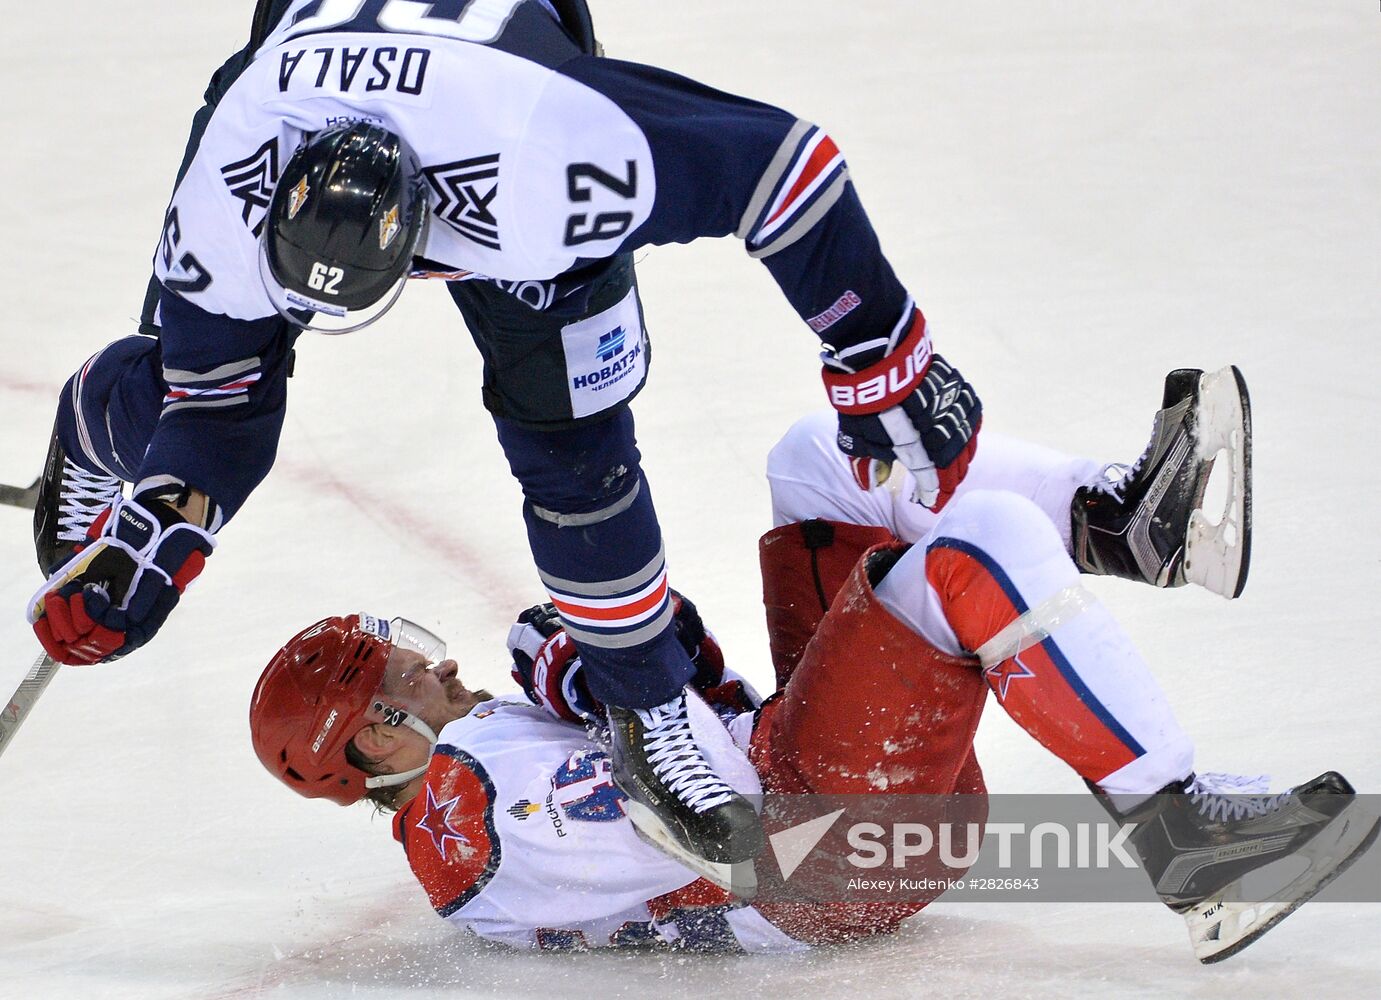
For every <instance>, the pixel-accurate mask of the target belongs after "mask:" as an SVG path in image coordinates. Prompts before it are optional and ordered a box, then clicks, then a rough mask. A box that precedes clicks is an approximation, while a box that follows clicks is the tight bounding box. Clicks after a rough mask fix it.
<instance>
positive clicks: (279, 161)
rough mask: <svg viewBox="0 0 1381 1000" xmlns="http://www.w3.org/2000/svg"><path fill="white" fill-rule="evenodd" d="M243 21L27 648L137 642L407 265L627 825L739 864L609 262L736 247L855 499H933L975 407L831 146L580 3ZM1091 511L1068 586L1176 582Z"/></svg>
mask: <svg viewBox="0 0 1381 1000" xmlns="http://www.w3.org/2000/svg"><path fill="white" fill-rule="evenodd" d="M261 7H262V9H263V11H264V12H265V18H264V23H265V25H266V27H267V28H268V31H267V34H266V37H264V38H263V39H261V40H256V42H255V43H254V44H252V45H251V46H250V47H249V48H248V49H247V50H245V51H244V52H242V53H240V54H239V55H238V56H237V57H235V58H234V59H232V60H231V61H230V62H229V63H227V64H226V66H225V67H223V68H222V70H221V72H220V74H218V76H217V77H216V79H215V80H213V85H212V88H211V90H210V91H209V92H208V101H209V103H208V107H207V108H206V109H204V110H203V112H202V114H201V115H199V116H198V119H197V122H196V125H195V128H194V133H193V141H192V143H191V145H190V147H189V150H188V156H187V159H186V161H185V162H184V164H183V171H182V174H181V176H180V180H179V183H178V185H177V187H176V190H175V191H174V193H173V196H172V199H171V202H170V203H169V205H168V207H167V210H166V213H165V215H164V219H163V225H162V233H161V239H160V241H159V245H158V248H157V251H156V254H155V271H156V279H157V281H156V289H155V295H154V300H153V303H152V307H151V310H150V312H149V313H148V314H147V315H146V326H147V328H148V329H149V330H156V331H157V334H158V340H157V341H156V342H155V343H152V344H151V343H150V342H149V340H148V339H147V338H142V337H132V338H126V339H124V340H121V341H117V342H115V343H114V344H112V345H110V346H109V347H108V348H106V349H105V350H104V351H102V352H101V353H100V354H98V355H97V356H96V357H95V358H93V359H92V360H91V361H90V362H88V364H87V365H86V366H84V367H83V368H82V370H81V371H80V372H78V373H77V374H76V375H75V376H74V377H73V379H72V380H71V381H70V382H69V384H68V387H67V389H66V391H65V392H64V395H63V400H62V403H61V404H60V408H59V412H58V417H57V427H56V430H55V434H54V439H53V445H52V448H51V450H50V456H49V462H48V467H47V473H46V485H45V490H44V496H43V502H42V503H41V505H40V509H39V511H38V513H37V515H36V538H37V540H38V544H39V552H40V563H41V564H42V568H43V570H44V572H45V573H47V574H49V575H50V576H49V580H48V582H47V583H46V584H45V585H44V586H43V588H42V589H41V590H40V592H39V593H38V594H37V595H36V596H35V598H34V600H33V601H32V602H31V604H30V609H29V615H30V620H31V621H32V622H33V624H34V628H35V631H36V633H37V635H38V637H39V639H40V640H41V641H42V642H43V644H44V647H45V648H46V649H47V650H48V652H49V653H50V654H51V655H52V656H53V657H54V658H55V659H57V660H60V661H63V662H68V663H93V662H98V661H102V660H107V659H112V658H115V657H119V656H122V655H125V654H127V653H129V652H130V651H131V650H133V649H136V648H138V647H139V646H141V645H142V644H144V643H146V642H148V641H149V640H151V639H152V638H153V636H154V635H155V633H156V632H157V631H158V629H159V628H160V626H161V624H162V623H163V621H164V620H166V618H167V616H168V614H169V613H171V611H172V609H173V607H174V606H175V605H176V604H177V603H178V601H179V599H180V595H181V593H182V591H183V590H184V589H185V587H186V586H187V585H188V584H189V583H190V582H191V581H192V580H193V579H195V578H196V577H197V576H198V575H199V574H200V573H201V572H202V570H203V568H204V566H205V563H206V560H207V559H208V558H209V557H210V555H211V554H212V552H213V550H214V548H215V545H216V535H217V533H218V532H219V530H220V529H221V528H222V527H223V526H224V525H225V524H226V523H227V522H228V521H229V520H230V519H231V518H233V517H234V515H235V514H236V513H237V512H238V510H239V509H240V508H241V506H242V505H243V504H244V503H245V501H246V500H247V499H248V497H249V495H250V493H251V492H252V491H253V490H254V489H255V487H256V486H257V484H258V483H259V482H260V481H261V480H262V479H263V478H264V477H265V476H266V475H267V474H268V472H269V470H270V468H271V467H272V465H273V462H274V456H275V449H276V445H277V441H278V438H279V434H280V432H281V428H282V425H283V420H284V413H285V407H286V395H287V393H286V381H287V378H288V375H289V372H290V370H291V368H292V362H293V350H292V349H293V344H294V342H295V339H296V338H297V336H298V335H299V334H300V332H301V331H302V330H304V329H309V328H317V327H333V328H335V329H336V330H338V331H339V330H342V329H349V328H357V327H358V326H360V325H362V324H364V323H367V322H370V321H372V320H374V319H376V318H377V316H378V314H379V313H380V312H381V311H383V310H386V309H387V307H388V306H389V305H390V304H391V303H392V302H393V301H394V299H395V298H396V296H397V295H398V294H399V293H400V292H401V290H402V288H403V286H404V284H405V283H406V280H407V279H408V278H409V277H415V278H439V279H442V280H444V281H445V282H446V284H447V288H448V290H449V292H450V294H451V296H452V298H453V299H454V300H455V302H456V305H457V307H458V308H459V310H460V312H461V314H462V316H463V318H464V320H465V325H466V326H467V327H468V329H469V332H470V334H471V336H472V337H473V339H474V341H475V343H476V345H477V347H478V349H479V350H480V353H481V355H482V356H483V359H484V385H483V388H482V398H483V402H484V405H485V406H486V408H487V409H488V410H489V411H490V414H491V415H492V417H493V420H494V422H495V425H496V429H497V433H498V438H499V441H500V443H501V445H502V447H503V449H504V452H505V455H506V457H507V460H508V462H509V466H510V469H511V471H512V473H513V474H514V476H515V477H516V478H517V479H518V480H519V482H520V483H521V485H522V488H523V492H524V497H525V503H524V507H523V516H524V519H525V522H526V526H527V530H528V537H529V542H530V546H531V550H532V554H533V558H534V561H535V563H536V566H537V569H538V572H539V574H540V576H541V579H542V581H543V583H544V585H545V587H546V589H547V592H548V595H549V597H550V599H551V601H552V603H553V605H554V606H555V607H556V609H557V612H558V613H559V615H560V618H561V621H562V624H563V626H564V628H565V630H566V634H568V635H569V636H570V637H571V639H572V641H573V642H574V643H575V644H576V646H577V647H578V649H579V651H580V654H581V658H582V662H583V663H584V669H585V672H586V674H587V675H588V678H589V684H590V687H591V690H592V692H593V693H594V694H595V695H596V696H597V697H598V699H599V701H600V702H601V703H602V704H603V705H605V706H607V707H608V711H609V713H610V717H611V720H612V722H613V726H612V731H613V733H614V748H615V773H616V776H617V779H618V781H619V784H620V786H621V787H622V788H624V789H625V790H626V791H628V792H629V793H630V795H632V796H633V799H634V802H635V811H636V815H637V816H638V818H639V822H645V823H646V824H648V826H649V828H651V827H659V828H660V833H661V834H662V835H663V836H664V837H666V838H668V843H675V844H677V845H679V846H680V847H682V848H684V849H686V850H688V851H690V852H691V853H693V854H696V855H698V856H700V857H703V858H705V859H706V860H708V861H709V862H711V863H715V864H719V863H731V862H733V861H735V860H739V859H741V858H743V857H747V856H748V855H751V854H752V853H754V851H755V850H756V847H757V846H758V845H759V844H760V841H761V830H760V828H759V826H758V824H757V823H756V821H755V819H754V818H753V816H752V812H751V809H750V808H749V807H748V805H747V803H746V802H745V801H744V800H743V799H742V798H741V797H739V796H736V795H735V794H734V793H733V792H732V791H731V790H730V789H729V788H728V786H727V785H725V784H724V783H723V782H722V781H720V780H719V779H718V778H716V777H715V775H714V773H713V771H712V769H709V768H706V767H699V768H694V769H676V768H674V767H673V761H674V760H676V759H678V755H679V754H680V753H681V752H682V751H683V750H684V751H685V752H687V753H691V754H692V755H694V754H695V750H694V747H693V746H691V747H685V746H682V745H681V744H679V743H675V741H668V740H665V739H663V738H662V735H664V734H665V733H666V732H672V731H676V732H684V727H683V726H682V723H683V722H684V718H685V715H684V713H685V711H686V709H685V703H684V698H683V696H682V694H681V691H682V688H683V686H684V685H685V684H686V682H687V681H688V680H689V679H690V677H691V674H692V669H693V668H692V664H691V662H690V660H689V659H688V657H687V656H686V653H685V651H684V650H683V649H682V648H681V647H680V645H679V644H678V643H677V642H676V640H675V636H674V629H673V614H672V606H671V604H672V602H671V596H670V588H669V585H668V575H667V566H666V557H665V553H664V551H663V546H662V537H661V531H660V528H659V525H658V521H657V516H656V512H655V509H654V506H653V501H652V494H651V490H650V487H649V485H648V482H647V480H646V477H645V476H644V475H643V473H642V470H641V463H640V455H639V452H638V449H637V445H636V441H635V435H634V426H633V417H632V414H631V411H630V409H629V403H630V401H631V400H632V399H633V397H634V396H635V395H636V394H637V393H638V391H639V390H640V389H641V387H642V385H643V384H644V381H645V379H646V375H647V370H648V363H649V360H650V350H651V347H650V341H649V339H648V334H647V331H646V329H645V327H644V322H643V306H642V302H641V301H640V299H639V295H638V290H637V287H636V282H635V279H634V274H633V268H632V256H631V255H632V252H633V251H634V250H636V249H637V248H639V247H643V246H647V245H653V244H656V245H661V244H668V243H680V242H687V241H690V240H694V239H698V238H700V237H722V236H728V235H730V234H733V235H734V236H736V237H738V238H739V239H741V240H742V241H743V242H744V245H745V248H746V249H747V251H748V253H749V255H750V256H751V257H753V258H755V259H758V260H760V261H761V262H762V263H763V264H764V265H765V266H766V267H767V269H768V270H769V272H770V273H771V275H772V277H773V278H774V279H775V280H776V282H777V284H778V285H779V286H780V288H781V290H782V292H783V294H784V295H785V297H786V299H787V301H788V302H789V303H790V304H791V306H792V308H793V309H794V310H795V311H796V312H797V314H798V315H799V316H800V318H801V320H802V321H803V323H804V324H805V325H806V326H808V327H809V328H810V330H811V331H812V332H813V333H814V334H815V335H816V336H817V337H818V338H819V340H820V343H821V346H822V348H823V350H822V359H823V364H824V367H823V371H822V378H823V381H824V383H825V386H826V390H827V395H828V398H829V400H830V402H831V403H832V404H833V405H834V407H835V409H836V411H837V422H838V423H837V434H836V442H837V444H838V446H839V447H840V448H841V449H842V450H843V451H844V452H845V453H847V454H848V455H849V456H850V458H851V466H850V467H851V469H852V471H853V475H854V477H855V480H856V482H857V483H858V486H859V487H860V488H861V489H864V490H866V489H868V488H869V487H871V486H873V485H874V484H876V483H877V482H879V481H881V479H882V476H883V473H884V470H886V469H887V468H889V467H890V466H891V465H892V464H894V463H895V464H897V465H899V466H901V467H904V468H905V469H906V470H908V472H909V474H910V479H908V480H907V482H909V483H911V484H912V490H911V493H912V495H911V496H910V497H909V498H908V499H909V500H914V501H916V502H917V503H918V506H920V507H923V508H925V509H927V510H930V511H940V510H942V509H943V508H944V506H945V504H946V502H947V500H948V499H949V497H950V496H951V495H953V492H954V490H955V489H956V487H957V485H958V484H959V483H960V481H961V480H962V479H963V477H964V474H965V471H966V469H967V467H968V465H969V462H970V460H971V458H972V456H973V455H974V452H975V448H976V444H977V434H978V432H979V429H980V426H981V422H982V408H981V406H980V404H979V402H978V399H977V397H976V395H975V393H974V391H973V389H972V387H971V386H970V385H969V383H968V382H967V381H965V379H964V378H963V377H962V376H961V375H960V374H959V373H958V372H957V371H956V370H955V368H954V367H953V366H951V365H950V364H949V363H948V362H947V361H946V360H945V359H944V358H943V357H942V356H941V355H940V354H938V353H936V350H935V345H934V343H933V338H932V336H931V332H930V330H929V328H928V326H927V324H926V320H925V317H924V316H923V315H922V313H921V311H920V309H919V308H917V304H916V303H915V302H914V301H913V300H912V298H911V296H910V294H909V293H908V291H907V288H906V287H905V286H904V285H903V284H902V282H901V281H900V280H899V279H898V277H897V276H896V275H895V274H894V273H893V271H892V268H891V266H890V265H889V264H888V262H887V259H886V258H885V256H884V255H883V253H882V250H881V248H880V246H879V244H878V240H877V237H876V234H875V233H874V231H873V228H872V226H871V224H870V223H869V221H868V218H867V215H866V214H865V212H864V209H863V206H862V203H861V202H860V200H859V197H858V194H857V192H856V191H855V190H854V187H853V185H852V183H851V181H850V179H849V172H848V167H847V165H846V163H845V160H844V157H843V155H842V153H841V152H840V150H839V149H838V148H837V147H836V145H835V144H834V142H833V141H832V140H831V139H830V137H829V136H828V135H827V134H826V132H825V131H823V130H822V129H821V128H819V127H817V126H815V125H813V124H811V123H809V122H807V121H804V120H801V119H799V118H797V117H796V116H795V115H794V114H791V113H789V112H786V111H783V110H781V109H779V108H775V107H771V106H768V105H765V104H761V103H758V102H755V101H752V100H748V99H745V98H741V97H736V96H733V95H729V94H725V93H722V92H720V91H717V90H714V89H711V88H710V87H707V86H705V85H703V84H700V83H697V82H694V81H692V80H688V79H686V78H684V77H680V76H677V75H675V74H673V73H669V72H665V71H662V70H658V69H655V68H652V67H649V66H643V65H638V64H636V63H631V62H623V61H618V60H614V59H606V58H602V57H600V56H598V55H596V54H595V49H596V47H595V45H594V42H593V35H592V32H591V30H590V25H589V19H588V16H587V12H585V11H584V7H583V4H580V3H573V2H570V0H550V2H548V0H483V2H473V3H445V4H430V5H419V4H416V3H411V2H406V0H291V2H288V0H277V2H268V0H265V2H264V3H262V4H261ZM121 480H123V481H125V482H129V483H132V484H133V488H132V491H131V493H132V495H131V496H130V497H129V498H123V497H120V496H119V495H118V494H119V482H120V481H121ZM1094 499H1095V502H1092V503H1090V504H1089V505H1088V506H1087V507H1086V508H1085V515H1086V517H1087V518H1089V519H1090V524H1091V526H1092V528H1091V530H1092V529H1097V530H1100V531H1103V534H1104V535H1105V536H1106V538H1105V539H1104V541H1103V542H1101V543H1100V544H1101V546H1102V547H1103V548H1106V549H1109V550H1116V551H1110V552H1105V553H1100V552H1098V551H1096V550H1097V549H1098V548H1099V546H1092V547H1090V548H1089V549H1088V550H1087V551H1085V552H1081V565H1082V566H1084V568H1087V569H1090V570H1094V571H1099V572H1114V573H1119V574H1122V575H1128V576H1132V577H1134V578H1137V579H1145V580H1148V581H1149V582H1153V583H1157V584H1159V585H1173V584H1177V583H1182V582H1185V581H1186V579H1188V577H1187V575H1186V571H1187V567H1188V560H1186V559H1184V558H1182V557H1181V556H1172V557H1170V558H1169V559H1168V560H1160V559H1159V558H1158V557H1156V556H1155V553H1154V552H1153V551H1152V550H1151V549H1150V548H1147V547H1146V546H1141V547H1134V546H1129V545H1127V544H1123V543H1124V541H1125V540H1126V539H1127V538H1129V537H1130V536H1128V535H1127V534H1126V531H1125V530H1124V529H1126V528H1127V527H1128V526H1127V525H1125V524H1120V523H1119V524H1114V525H1112V526H1111V527H1109V526H1108V525H1102V526H1101V527H1100V526H1099V525H1098V524H1096V523H1094V522H1096V521H1097V520H1098V519H1099V518H1100V517H1107V518H1112V519H1113V520H1114V521H1115V520H1116V519H1117V518H1118V517H1120V516H1121V514H1120V507H1119V503H1120V501H1119V499H1118V498H1113V499H1112V500H1109V501H1097V500H1096V498H1094ZM69 508H71V509H74V510H77V511H78V513H75V514H67V513H64V512H65V511H67V510H68V509H69ZM1157 524H1158V522H1153V523H1151V524H1149V525H1147V524H1143V525H1141V526H1140V527H1139V528H1138V530H1140V531H1150V532H1155V531H1160V530H1162V529H1160V528H1159V527H1157ZM457 530H463V528H461V527H459V526H458V529H457ZM87 534H90V535H91V536H92V541H91V544H89V545H88V546H87V547H86V548H85V550H84V551H83V552H81V553H80V554H78V555H76V556H70V553H71V549H72V545H73V544H74V543H75V542H76V541H77V540H79V539H81V538H83V537H84V536H86V535H87ZM1100 537H1102V536H1100ZM69 556H70V558H69ZM1148 559H1149V561H1148ZM1244 570H1245V561H1244V560H1239V561H1238V562H1237V563H1236V564H1235V566H1234V567H1233V568H1232V570H1230V571H1229V572H1228V573H1227V575H1226V576H1225V577H1224V581H1223V582H1222V584H1221V589H1224V590H1225V591H1226V592H1229V593H1234V592H1235V591H1236V590H1237V589H1240V583H1241V580H1242V579H1244ZM673 744H674V745H675V746H676V747H677V749H676V751H675V753H672V752H670V751H669V750H666V748H668V747H671V746H673ZM654 746H655V747H661V748H663V750H659V751H657V752H653V750H652V748H653V747H654Z"/></svg>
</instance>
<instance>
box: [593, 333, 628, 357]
mask: <svg viewBox="0 0 1381 1000" xmlns="http://www.w3.org/2000/svg"><path fill="white" fill-rule="evenodd" d="M624 336H625V335H624V330H623V327H621V326H620V327H615V328H614V329H613V330H610V331H609V332H608V333H606V334H602V335H601V336H600V338H599V344H598V345H597V346H596V347H595V353H596V354H597V355H599V360H601V361H612V360H614V356H615V355H616V354H620V353H622V351H623V341H624Z"/></svg>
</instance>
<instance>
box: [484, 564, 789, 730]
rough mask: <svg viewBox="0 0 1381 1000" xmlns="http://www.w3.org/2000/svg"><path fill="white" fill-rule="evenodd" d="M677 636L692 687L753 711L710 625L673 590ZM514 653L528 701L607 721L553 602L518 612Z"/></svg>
mask: <svg viewBox="0 0 1381 1000" xmlns="http://www.w3.org/2000/svg"><path fill="white" fill-rule="evenodd" d="M671 604H672V608H673V611H674V614H675V616H676V617H675V623H676V625H675V627H676V638H677V640H679V641H680V643H681V645H682V647H684V648H685V650H686V655H687V656H689V657H690V659H691V663H692V664H693V665H694V667H695V674H694V676H692V678H691V681H690V683H691V686H692V687H694V688H695V689H696V690H697V691H699V692H700V693H701V694H702V695H703V696H704V697H705V699H706V701H707V702H709V703H710V704H712V705H714V706H716V707H723V708H733V709H735V710H736V711H750V710H752V709H753V708H755V707H756V706H757V704H758V703H759V702H760V701H761V699H758V698H757V696H756V692H754V691H753V689H752V688H751V687H749V686H748V685H747V684H746V683H745V682H744V681H743V680H742V679H741V678H738V677H736V676H735V675H734V674H733V672H732V671H726V670H725V668H724V653H723V651H721V650H720V648H719V643H718V642H716V641H715V637H714V636H713V635H712V634H711V633H710V632H709V631H707V630H706V628H705V623H704V622H703V621H701V619H700V613H699V612H698V611H697V610H696V608H695V605H694V604H693V603H691V601H690V600H689V598H686V597H684V596H682V595H681V594H679V593H677V592H676V591H674V590H673V591H672V592H671ZM508 651H509V653H510V654H511V655H512V657H513V670H512V674H513V680H514V681H515V682H516V683H517V684H518V686H519V687H521V688H522V689H523V693H524V694H525V695H527V697H528V700H529V701H531V702H532V703H533V704H534V705H538V706H540V707H541V708H544V709H546V711H548V712H549V713H551V714H552V715H553V716H555V717H556V718H558V719H564V720H565V721H566V722H582V721H596V722H598V721H602V720H603V718H604V707H603V706H602V705H601V704H600V703H599V701H598V699H596V698H595V696H594V695H592V694H590V689H589V688H588V687H587V686H586V684H585V678H584V674H583V672H582V670H581V660H580V655H579V653H578V651H577V650H576V647H575V642H574V641H572V639H571V637H570V636H569V635H567V634H566V631H565V629H563V628H562V627H561V618H560V616H559V615H558V614H557V613H556V608H555V607H553V606H552V605H550V604H538V605H536V606H535V607H531V608H528V609H527V610H526V611H524V612H523V613H522V614H520V615H519V616H518V621H517V622H516V623H515V624H514V625H513V627H512V628H510V629H509V630H508Z"/></svg>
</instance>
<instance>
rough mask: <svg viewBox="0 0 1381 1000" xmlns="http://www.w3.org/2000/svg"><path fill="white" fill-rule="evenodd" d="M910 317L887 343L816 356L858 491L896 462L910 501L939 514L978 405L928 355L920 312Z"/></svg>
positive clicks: (962, 467) (963, 464)
mask: <svg viewBox="0 0 1381 1000" xmlns="http://www.w3.org/2000/svg"><path fill="white" fill-rule="evenodd" d="M909 315H910V318H911V321H910V323H909V324H898V327H897V329H896V330H895V331H894V332H893V334H892V335H891V336H890V337H887V338H879V339H877V340H870V341H865V342H864V343H861V344H857V345H855V346H852V347H848V348H840V349H835V348H828V349H827V350H825V351H824V352H822V353H821V355H820V359H821V361H822V362H824V368H823V370H822V373H821V374H822V377H823V378H824V381H825V390H826V391H827V392H828V393H829V397H830V404H831V405H832V406H833V407H834V408H835V409H836V410H838V411H839V436H838V443H839V450H840V451H842V452H844V453H845V454H846V455H848V456H849V457H850V459H851V460H852V465H853V471H854V478H855V479H856V480H857V482H858V484H859V486H860V488H862V489H865V490H868V489H871V488H873V487H874V486H876V485H878V484H880V483H882V482H884V481H885V480H886V479H887V475H888V472H889V471H890V467H891V465H892V463H893V462H900V463H901V464H902V465H904V466H906V468H908V469H910V470H911V474H912V475H913V476H914V477H915V479H916V489H915V493H914V495H913V496H912V497H911V498H910V499H911V500H912V501H914V502H915V503H919V504H923V505H924V506H926V507H929V508H930V509H931V510H934V511H939V510H940V509H941V508H942V507H944V505H945V504H946V503H947V502H948V501H949V498H950V497H951V496H953V495H954V491H955V489H956V488H957V487H958V486H959V483H960V482H962V481H963V478H964V474H965V473H966V472H967V471H968V468H969V462H970V461H971V460H972V459H973V454H974V451H975V449H976V448H977V446H978V430H979V428H980V427H981V426H982V424H983V404H982V403H980V402H979V401H978V395H977V394H976V393H975V392H974V391H973V386H971V385H969V383H968V382H967V381H965V380H964V377H963V376H962V375H960V374H959V372H958V371H957V370H955V368H954V367H953V366H952V365H950V364H949V363H948V362H947V361H945V359H944V358H942V357H940V355H938V354H935V353H934V351H933V348H932V346H931V342H930V332H929V330H928V329H927V328H926V322H925V317H924V316H923V315H921V311H920V310H919V309H915V308H912V309H911V312H910V314H909Z"/></svg>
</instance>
